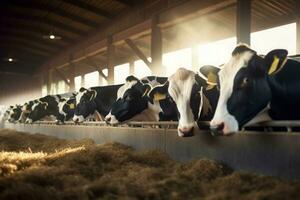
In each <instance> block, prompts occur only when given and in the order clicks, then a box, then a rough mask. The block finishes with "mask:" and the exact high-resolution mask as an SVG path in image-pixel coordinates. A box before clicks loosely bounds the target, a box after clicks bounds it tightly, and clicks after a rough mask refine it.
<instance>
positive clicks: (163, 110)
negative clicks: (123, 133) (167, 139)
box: [105, 76, 177, 124]
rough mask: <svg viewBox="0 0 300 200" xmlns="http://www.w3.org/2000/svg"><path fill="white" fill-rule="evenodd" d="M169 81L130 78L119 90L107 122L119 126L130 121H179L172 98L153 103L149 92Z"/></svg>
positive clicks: (163, 78)
mask: <svg viewBox="0 0 300 200" xmlns="http://www.w3.org/2000/svg"><path fill="white" fill-rule="evenodd" d="M166 81H167V78H166V77H156V76H148V77H145V78H143V79H141V80H139V79H138V78H136V77H134V76H128V77H127V78H126V81H125V84H124V85H123V86H122V87H120V89H119V90H118V95H117V96H118V97H117V100H116V102H114V103H113V104H112V106H111V110H110V113H109V114H108V115H107V116H106V117H105V121H106V122H108V123H110V124H118V123H122V122H126V121H128V120H137V121H167V120H176V119H177V110H176V106H175V104H174V102H173V101H172V99H171V98H166V99H163V100H160V101H151V99H150V98H149V97H148V95H147V94H148V92H149V91H150V89H151V88H152V87H154V86H157V85H161V84H163V83H165V82H166Z"/></svg>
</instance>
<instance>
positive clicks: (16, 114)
mask: <svg viewBox="0 0 300 200" xmlns="http://www.w3.org/2000/svg"><path fill="white" fill-rule="evenodd" d="M21 108H22V106H21V105H15V106H11V107H10V108H9V109H8V111H7V112H9V113H8V121H9V122H17V121H18V119H19V118H20V115H21V112H22V109H21Z"/></svg>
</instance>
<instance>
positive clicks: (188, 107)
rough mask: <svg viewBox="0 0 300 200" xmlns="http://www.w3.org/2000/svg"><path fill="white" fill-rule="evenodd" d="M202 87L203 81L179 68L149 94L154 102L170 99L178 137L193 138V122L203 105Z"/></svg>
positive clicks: (204, 83)
mask: <svg viewBox="0 0 300 200" xmlns="http://www.w3.org/2000/svg"><path fill="white" fill-rule="evenodd" d="M204 86H206V81H205V79H203V78H201V77H200V76H199V75H198V74H196V73H194V72H192V71H190V70H187V69H184V68H180V69H178V70H177V71H176V72H175V73H174V74H173V75H172V76H170V77H169V79H168V81H167V82H166V83H165V84H163V85H161V86H156V87H154V88H153V89H152V90H151V91H150V92H149V97H150V98H151V99H154V100H162V99H165V98H168V97H170V98H172V99H173V101H174V102H175V104H176V107H177V110H178V118H179V124H178V135H179V136H181V137H186V136H193V129H194V126H195V122H196V121H197V120H198V117H199V111H200V112H201V109H202V107H201V105H203V104H202V103H203V102H202V103H201V99H202V98H201V92H202V89H203V87H204Z"/></svg>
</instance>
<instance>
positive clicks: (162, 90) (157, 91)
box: [148, 81, 169, 101]
mask: <svg viewBox="0 0 300 200" xmlns="http://www.w3.org/2000/svg"><path fill="white" fill-rule="evenodd" d="M168 88H169V81H167V82H166V83H165V84H163V85H158V86H156V87H154V88H152V90H150V92H149V93H148V96H149V98H150V99H151V100H152V101H153V100H154V101H159V100H163V99H165V98H166V97H167V93H168Z"/></svg>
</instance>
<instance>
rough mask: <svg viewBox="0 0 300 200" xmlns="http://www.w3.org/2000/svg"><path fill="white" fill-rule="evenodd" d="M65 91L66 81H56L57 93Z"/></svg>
mask: <svg viewBox="0 0 300 200" xmlns="http://www.w3.org/2000/svg"><path fill="white" fill-rule="evenodd" d="M65 92H66V83H65V81H58V83H57V93H58V94H63V93H65Z"/></svg>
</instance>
